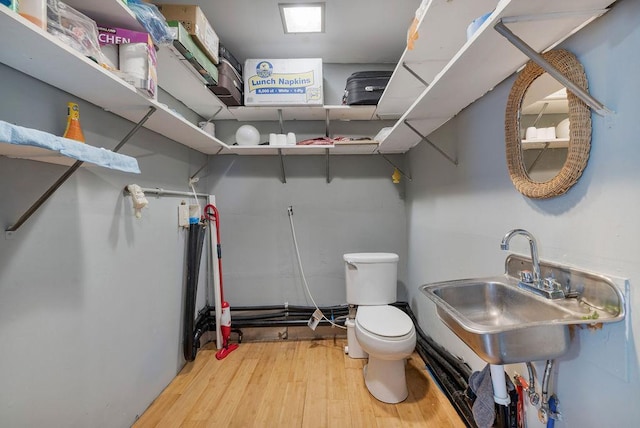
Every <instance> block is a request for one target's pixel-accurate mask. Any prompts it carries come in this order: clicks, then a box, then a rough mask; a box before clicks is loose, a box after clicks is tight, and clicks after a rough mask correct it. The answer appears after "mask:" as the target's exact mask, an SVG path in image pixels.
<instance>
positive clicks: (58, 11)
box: [47, 0, 115, 70]
mask: <svg viewBox="0 0 640 428" xmlns="http://www.w3.org/2000/svg"><path fill="white" fill-rule="evenodd" d="M47 31H48V32H49V33H51V34H53V35H54V36H56V37H57V38H58V40H60V41H61V42H63V43H64V44H66V45H67V46H70V47H72V48H73V49H75V50H76V51H78V52H80V53H81V54H83V55H85V56H87V57H89V58H91V59H92V60H94V61H95V62H97V63H98V64H100V65H101V66H103V67H105V68H108V69H110V70H113V69H115V65H114V64H112V63H111V61H110V60H109V59H108V58H107V57H106V56H105V55H104V54H103V53H102V51H101V50H100V45H99V44H98V27H97V25H96V22H95V21H94V20H93V19H91V18H89V17H88V16H86V15H84V14H82V13H80V12H78V11H77V10H75V9H74V8H72V7H71V6H69V5H67V4H66V3H63V2H61V1H59V0H47Z"/></svg>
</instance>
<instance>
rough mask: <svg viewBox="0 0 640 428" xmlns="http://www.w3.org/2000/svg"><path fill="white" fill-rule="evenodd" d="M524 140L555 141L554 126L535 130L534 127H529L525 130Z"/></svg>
mask: <svg viewBox="0 0 640 428" xmlns="http://www.w3.org/2000/svg"><path fill="white" fill-rule="evenodd" d="M524 138H525V140H545V141H549V140H555V139H556V128H555V126H550V127H548V128H536V127H535V126H530V127H528V128H527V131H526V132H525V136H524Z"/></svg>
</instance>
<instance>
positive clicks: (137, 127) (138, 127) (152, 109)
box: [111, 106, 156, 152]
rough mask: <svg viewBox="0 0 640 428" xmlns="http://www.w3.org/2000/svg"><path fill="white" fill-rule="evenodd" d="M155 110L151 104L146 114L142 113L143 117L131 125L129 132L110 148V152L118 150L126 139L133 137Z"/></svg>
mask: <svg viewBox="0 0 640 428" xmlns="http://www.w3.org/2000/svg"><path fill="white" fill-rule="evenodd" d="M155 112H156V108H155V107H153V106H151V107H149V111H148V112H147V114H145V115H144V117H143V118H142V119H140V121H139V122H138V123H136V126H134V127H133V129H132V130H131V131H129V133H128V134H127V135H125V136H124V138H123V139H122V140H121V141H120V143H119V144H118V145H117V146H116V147H115V148H114V149H113V150H111V151H112V152H117V151H118V150H120V149H121V148H122V146H124V145H125V144H126V143H127V141H129V139H130V138H131V137H133V135H134V134H135V133H136V132H138V130H139V129H140V128H142V125H144V123H145V122H146V121H147V119H149V118H150V117H151V115H152V114H153V113H155Z"/></svg>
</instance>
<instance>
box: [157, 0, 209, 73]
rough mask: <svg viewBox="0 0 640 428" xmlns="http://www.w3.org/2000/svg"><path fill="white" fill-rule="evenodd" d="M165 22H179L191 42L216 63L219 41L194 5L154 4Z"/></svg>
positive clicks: (204, 17)
mask: <svg viewBox="0 0 640 428" xmlns="http://www.w3.org/2000/svg"><path fill="white" fill-rule="evenodd" d="M156 6H157V7H158V9H159V10H160V12H161V13H162V14H163V15H164V17H165V19H166V20H167V21H180V23H181V24H182V25H184V28H185V29H186V30H187V32H188V33H189V34H190V35H192V36H193V40H194V41H195V42H196V44H197V45H198V46H199V47H200V48H201V49H202V52H204V53H205V54H206V55H207V57H209V59H210V60H211V61H213V63H214V64H217V63H218V46H219V44H220V40H219V39H218V35H217V34H216V33H215V31H213V28H211V25H210V24H209V21H208V20H207V17H206V16H204V13H203V12H202V10H201V9H200V8H199V7H198V6H196V5H181V4H156Z"/></svg>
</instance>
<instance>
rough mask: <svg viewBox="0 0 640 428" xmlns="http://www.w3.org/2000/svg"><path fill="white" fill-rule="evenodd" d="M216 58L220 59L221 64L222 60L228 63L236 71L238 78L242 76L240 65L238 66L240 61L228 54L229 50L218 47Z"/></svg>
mask: <svg viewBox="0 0 640 428" xmlns="http://www.w3.org/2000/svg"><path fill="white" fill-rule="evenodd" d="M218 57H219V58H220V62H222V60H223V59H226V60H227V61H229V64H231V66H232V67H233V68H235V69H236V70H237V71H238V73H239V74H240V76H242V64H240V61H238V60H237V59H236V57H235V56H233V54H232V53H231V52H229V49H227V48H225V47H224V46H222V44H220V45H219V47H218Z"/></svg>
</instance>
